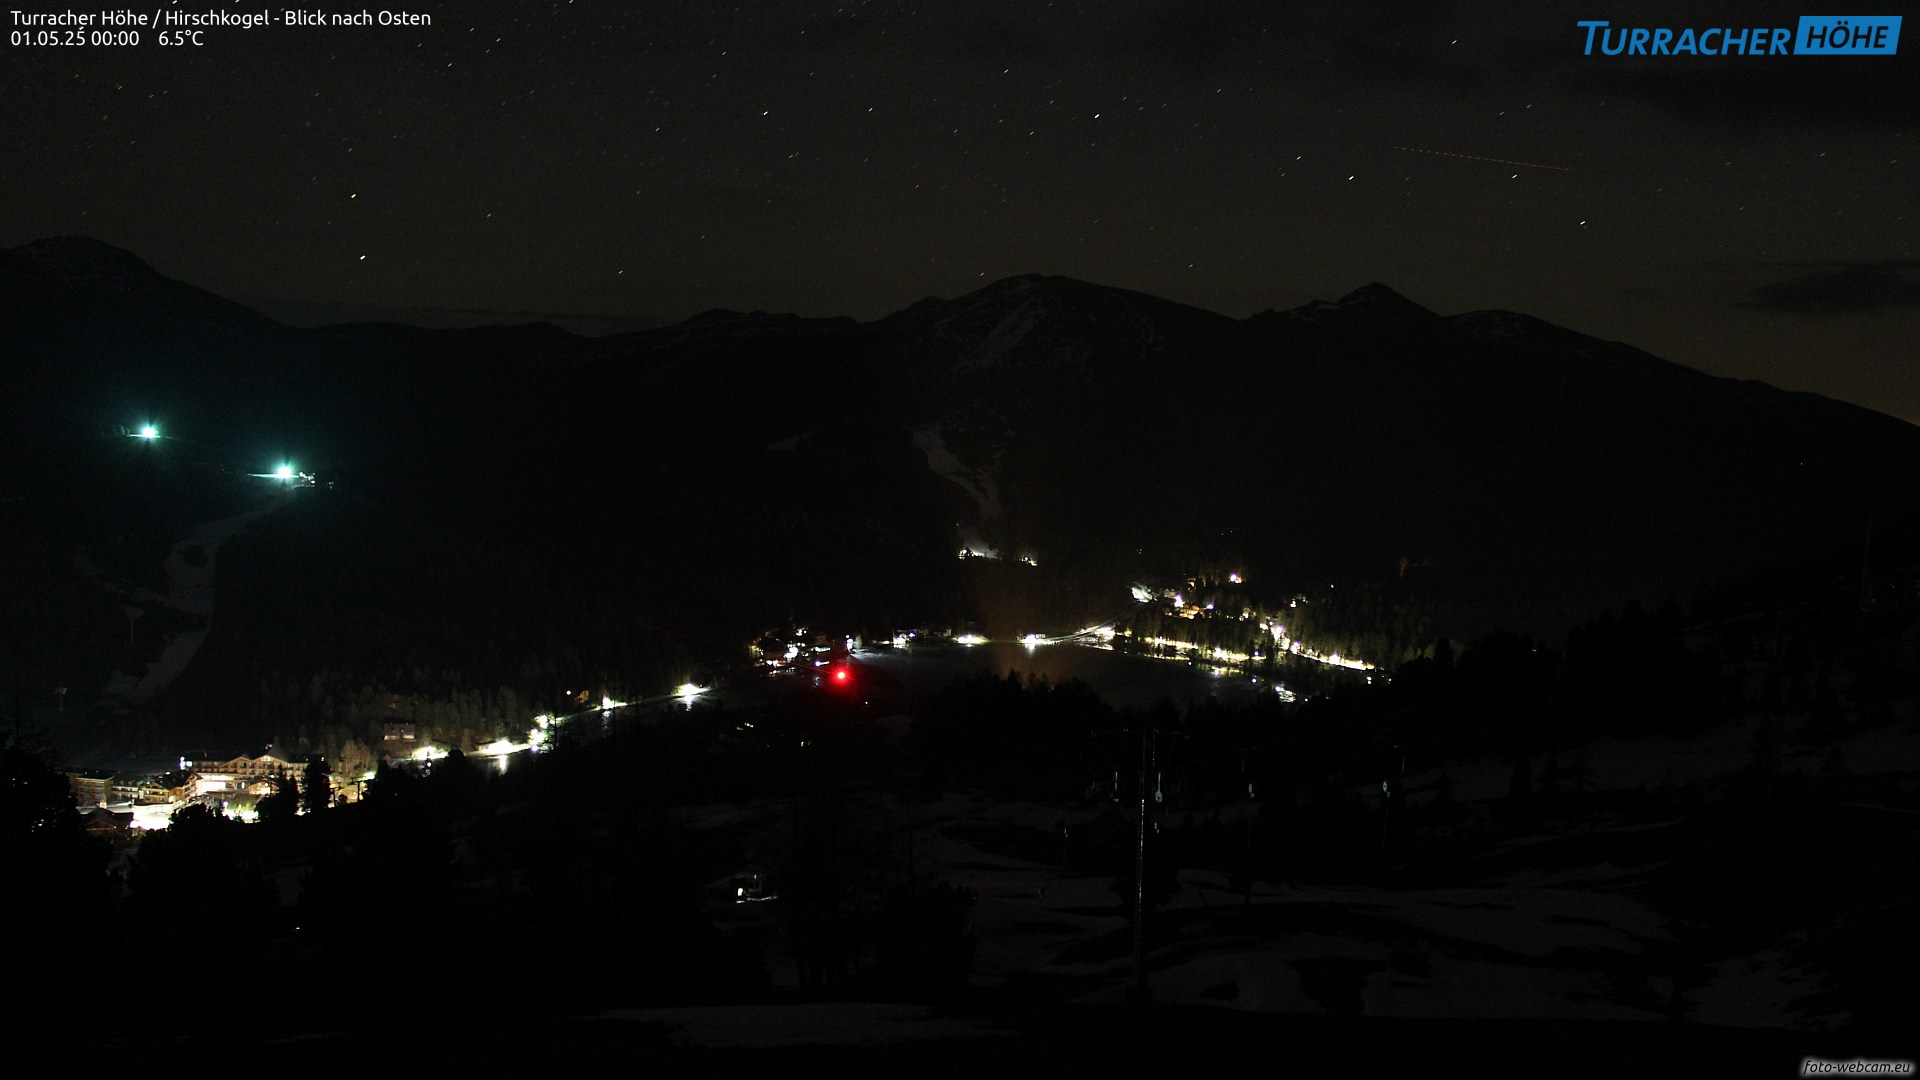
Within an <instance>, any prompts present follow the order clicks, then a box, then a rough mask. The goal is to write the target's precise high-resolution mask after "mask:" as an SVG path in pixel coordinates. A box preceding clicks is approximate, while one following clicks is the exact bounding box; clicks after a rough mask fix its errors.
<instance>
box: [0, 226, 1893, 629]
mask: <svg viewBox="0 0 1920 1080" xmlns="http://www.w3.org/2000/svg"><path fill="white" fill-rule="evenodd" d="M0 313H4V314H5V316H6V318H5V320H4V323H0V347H4V348H5V349H6V350H7V351H8V353H9V355H10V356H11V357H13V358H15V360H16V362H15V363H12V364H10V365H9V372H8V374H7V375H6V376H5V378H6V380H7V381H8V383H9V384H10V385H11V392H10V394H9V398H10V400H11V401H12V403H13V405H14V410H13V411H14V412H15V414H16V415H15V417H14V420H13V423H12V424H11V425H10V433H9V435H8V436H7V437H6V442H7V443H9V444H11V449H12V450H13V451H14V452H15V456H19V455H24V454H31V453H43V452H44V448H45V447H46V446H48V445H56V446H57V445H60V443H61V441H62V440H63V439H69V438H71V437H72V435H73V433H75V432H92V431H97V430H101V429H103V428H109V427H112V426H114V425H127V424H133V423H137V422H140V421H141V420H143V419H144V418H146V417H148V416H162V417H165V418H168V419H169V420H170V421H172V422H173V428H174V430H178V431H180V432H181V433H182V434H183V435H184V434H185V433H186V432H188V431H192V432H193V433H194V437H196V438H200V439H202V440H203V441H204V442H206V443H208V444H218V445H221V446H225V447H229V448H233V449H232V450H231V453H230V454H229V455H228V456H229V457H231V459H232V462H233V464H234V466H235V467H238V466H239V463H240V461H241V459H242V458H245V457H246V456H247V455H249V454H265V453H266V452H267V448H269V447H273V448H275V449H274V452H279V448H282V447H284V448H285V452H287V453H290V454H291V453H297V454H299V455H301V460H302V461H312V462H316V463H319V464H320V465H321V466H322V467H325V466H326V465H328V464H334V463H337V464H340V465H341V466H342V468H346V469H347V470H348V473H349V474H350V475H352V476H353V477H354V482H355V484H356V485H357V486H358V488H359V489H360V490H362V491H364V492H366V493H368V494H370V495H375V496H377V497H379V498H382V499H390V500H401V501H405V502H406V503H408V504H409V505H410V506H413V507H415V508H416V509H418V510H420V511H421V512H430V513H437V514H440V515H442V517H443V519H444V520H446V521H449V522H453V523H456V525H457V527H462V528H466V527H479V528H483V529H484V530H485V531H486V532H487V533H488V535H490V536H493V537H495V538H496V539H499V540H501V541H503V542H507V543H509V544H512V545H519V546H523V547H526V548H528V549H530V550H536V551H541V552H544V553H545V556H544V557H552V558H557V559H560V560H561V561H562V562H564V563H570V564H574V565H578V566H581V567H591V568H593V570H592V572H593V573H596V574H602V575H608V574H611V575H619V576H623V577H626V578H628V579H630V584H632V585H633V586H634V587H635V588H636V589H637V590H638V591H639V592H640V593H642V594H645V595H647V596H651V597H653V598H654V600H655V601H657V602H658V603H661V604H668V605H701V604H717V605H719V606H721V607H724V608H726V609H727V610H728V611H730V612H732V614H731V615H730V616H729V617H728V619H726V620H722V621H735V620H737V621H740V622H742V623H743V624H750V623H752V622H754V621H758V620H762V619H766V618H770V617H775V616H781V617H784V616H786V615H794V616H796V617H802V618H805V617H808V616H807V615H806V614H805V613H806V612H808V611H810V610H815V609H821V608H825V609H832V610H833V611H835V612H836V613H837V614H840V615H842V616H845V617H867V618H877V617H879V615H880V614H882V613H885V614H886V615H888V616H889V617H893V618H902V619H904V618H907V617H908V616H909V612H908V611H906V610H905V609H904V606H903V605H900V604H892V603H888V602H886V601H885V597H886V596H887V595H888V594H889V593H890V592H892V591H894V590H895V589H896V588H897V587H898V586H899V583H900V582H901V581H903V580H911V581H913V583H914V585H915V588H913V589H911V590H909V591H912V592H914V593H915V595H918V596H920V597H921V598H922V600H921V602H932V601H930V600H928V598H929V597H932V596H946V597H948V598H949V600H948V602H947V603H946V604H945V606H946V607H948V608H949V609H950V610H949V611H948V613H949V614H955V615H965V614H968V610H967V609H968V608H969V607H970V605H972V604H973V603H974V601H977V600H978V599H979V586H978V585H977V584H975V585H970V584H968V578H967V577H966V574H967V573H968V571H965V568H964V567H956V566H954V565H952V562H953V560H952V559H951V555H950V553H951V551H952V550H953V548H954V547H955V546H956V545H955V539H956V536H957V535H958V532H957V530H966V531H970V532H971V533H972V534H977V535H979V536H982V537H984V538H986V539H987V540H990V541H991V542H992V543H993V544H994V545H995V546H997V547H999V548H1001V549H1002V550H1012V549H1018V550H1020V551H1023V552H1037V553H1039V554H1041V555H1042V557H1043V558H1042V562H1043V563H1046V564H1048V565H1050V566H1053V567H1057V568H1058V569H1059V572H1061V573H1063V574H1065V575H1066V576H1065V577H1063V578H1055V577H1053V576H1051V575H1052V572H1051V571H1050V574H1049V576H1048V578H1047V581H1048V582H1049V585H1048V586H1047V588H1052V589H1056V590H1057V589H1066V590H1067V591H1068V592H1077V593H1087V592H1089V590H1091V591H1092V592H1093V593H1095V594H1097V595H1098V597H1100V598H1101V599H1102V600H1103V601H1104V598H1107V597H1111V596H1115V595H1118V596H1124V591H1123V590H1124V585H1125V583H1126V581H1127V580H1129V579H1130V578H1132V577H1135V576H1140V575H1149V574H1159V575H1179V574H1185V573H1191V572H1193V571H1194V569H1195V568H1196V567H1198V566H1201V565H1229V564H1231V565H1235V566H1238V567H1241V568H1243V569H1245V570H1246V571H1247V573H1248V575H1249V577H1250V578H1254V579H1257V580H1262V581H1265V582H1268V583H1271V585H1272V586H1273V587H1274V588H1275V589H1276V590H1278V591H1280V592H1282V593H1290V592H1292V591H1295V590H1305V589H1307V588H1309V587H1310V586H1311V587H1320V586H1323V585H1325V584H1327V583H1363V582H1383V583H1384V582H1395V581H1398V580H1399V577H1400V575H1402V574H1404V573H1406V572H1407V569H1406V568H1407V567H1409V566H1412V567H1415V568H1416V570H1415V573H1414V577H1416V578H1419V579H1421V580H1420V581H1419V582H1417V584H1418V586H1419V587H1420V588H1423V589H1426V590H1428V591H1429V592H1430V593H1432V594H1433V595H1434V596H1436V597H1439V598H1441V600H1442V602H1443V603H1444V604H1445V605H1447V606H1448V607H1449V609H1450V610H1452V611H1453V612H1454V613H1455V614H1454V617H1455V621H1456V622H1457V624H1458V626H1457V630H1458V632H1459V633H1461V634H1468V633H1471V632H1473V631H1474V630H1475V629H1477V628H1479V627H1481V626H1484V625H1487V624H1490V623H1494V622H1502V623H1506V624H1509V625H1521V626H1527V627H1533V628H1538V629H1541V630H1543V631H1547V632H1557V629H1558V627H1560V626H1563V625H1565V622H1566V621H1567V620H1569V619H1572V618H1578V617H1582V616H1584V615H1585V614H1587V613H1590V612H1591V611H1592V610H1596V609H1597V608H1599V607H1602V606H1608V605H1617V604H1619V603H1623V602H1624V601H1625V600H1626V599H1627V598H1630V597H1635V596H1639V597H1644V598H1648V599H1656V600H1657V599H1658V598H1659V597H1661V596H1664V595H1672V594H1679V595H1684V594H1686V593H1687V592H1689V591H1691V589H1693V588H1694V587H1697V586H1698V585H1700V584H1702V583H1703V582H1705V581H1707V580H1710V579H1715V578H1719V577H1724V576H1727V575H1732V574H1737V573H1740V572H1741V571H1743V570H1744V569H1747V568H1750V567H1753V566H1757V565H1761V564H1766V563H1769V562H1775V561H1778V560H1781V559H1784V558H1787V557H1790V556H1792V555H1794V554H1795V553H1796V552H1799V551H1802V550H1806V549H1823V548H1838V547H1845V546H1853V547H1855V548H1857V546H1858V544H1859V540H1860V537H1861V536H1862V535H1863V534H1864V530H1865V528H1866V523H1867V521H1868V519H1869V518H1870V517H1878V518H1880V519H1882V520H1892V519H1899V518H1902V517H1903V516H1911V515H1913V514H1914V513H1915V510H1916V494H1915V492H1914V491H1913V490H1912V488H1911V485H1910V484H1907V483H1904V482H1902V479H1901V478H1903V477H1910V476H1911V475H1913V474H1914V472H1915V471H1916V468H1920V429H1915V428H1913V427H1912V426H1910V425H1907V424H1904V423H1901V422H1900V421H1897V420H1894V419H1892V418H1890V417H1885V416H1882V415H1879V414H1876V413H1872V412H1870V411H1868V410H1865V409H1862V408H1859V407H1857V406H1852V405H1847V404H1844V403H1841V402H1836V401H1831V400H1828V399H1824V398H1820V397H1818V396H1815V395H1810V394H1799V393H1790V392H1786V391H1781V390H1777V389H1775V388H1772V387H1768V386H1765V385H1762V384H1758V383H1752V382H1740V381H1736V380H1729V379H1721V378H1715V377H1712V376H1708V375H1705V374H1702V373H1700V372H1697V371H1693V370H1691V369H1687V368H1684V367H1681V366H1679V365H1676V364H1671V363H1668V362H1666V361H1663V360H1660V359H1658V358H1656V357H1653V356H1651V355H1649V354H1647V353H1644V352H1642V351H1640V350H1637V349H1634V348H1632V347H1631V346H1628V345H1624V344H1621V343H1617V342H1606V341H1601V340H1598V339H1594V338H1591V337H1587V336H1585V335H1581V334H1578V333H1576V332H1574V331H1571V330H1567V329H1564V328H1561V327H1556V326H1553V325H1551V324H1548V323H1544V322H1542V321H1540V320H1537V319H1533V318H1531V317H1529V316H1525V315H1521V314H1516V313H1511V312H1469V313H1466V314H1462V315H1455V316H1442V315H1438V314H1436V313H1434V312H1431V311H1428V310H1427V309H1425V308H1423V307H1421V306H1419V305H1418V304H1416V303H1414V302H1413V301H1411V300H1408V299H1406V298H1405V297H1402V296H1400V295H1399V294H1397V293H1395V292H1394V291H1393V290H1391V289H1390V288H1388V287H1387V286H1385V285H1382V284H1379V283H1372V284H1369V285H1366V286H1363V287H1362V288H1360V289H1357V290H1354V291H1353V292H1351V293H1348V294H1346V295H1345V296H1343V297H1341V298H1340V299H1339V300H1337V301H1333V302H1317V303H1314V304H1309V305H1306V306H1305V307H1302V308H1298V309H1294V310H1292V311H1285V312H1264V313H1261V314H1259V315H1256V316H1253V317H1251V318H1248V319H1241V320H1236V319H1232V318H1229V317H1226V316H1222V315H1218V314H1215V313H1211V312H1206V311H1203V310H1200V309H1197V308H1192V307H1188V306H1185V305H1181V304H1177V303H1173V302H1170V301H1166V300H1162V299H1159V298H1156V297H1152V296H1148V295H1146V294H1142V293H1137V292H1131V291H1128V290H1123V289H1114V288H1108V287H1105V286H1100V285H1095V284H1091V283H1087V282H1082V281H1076V280H1073V279H1068V278H1061V277H1051V276H1043V275H1027V276H1021V277H1015V278H1009V279H1006V280H1004V281H999V282H995V283H993V284H991V285H988V286H985V287H983V288H981V289H979V290H976V291H974V292H972V293H968V294H966V295H964V296H961V297H958V298H955V299H951V300H942V299H937V298H929V299H927V300H923V301H921V302H919V303H916V304H914V305H912V306H911V307H909V308H907V309H905V310H903V311H901V312H898V313H895V314H894V315H890V316H887V317H885V318H882V319H879V320H876V321H874V322H871V323H867V324H859V323H856V322H855V321H853V320H851V319H845V318H836V319H806V318H800V317H797V316H792V315H769V314H766V313H752V314H746V313H738V312H720V311H716V312H708V313H704V314H702V315H700V316H696V317H695V318H693V319H690V320H687V321H686V322H683V323H681V324H678V325H676V326H672V327H665V328H661V329H658V330H651V331H641V332H637V333H630V334H622V335H616V336H613V337H607V338H583V337H579V336H577V335H573V334H570V333H568V332H566V331H563V330H560V329H558V328H555V327H552V326H546V325H540V324H533V325H528V326H520V327H482V328H473V329H465V330H423V329H418V328H412V327H404V326H390V325H385V324H357V325H350V326H334V327H323V328H320V329H315V330H305V329H296V328H290V327H285V326H281V325H279V324H277V323H274V322H273V321H272V320H269V319H266V318H264V317H263V316H259V315H257V314H255V313H253V312H251V311H248V310H247V309H245V308H243V307H241V306H239V305H236V304H232V303H231V302H228V301H225V300H222V299H220V298H219V297H215V296H213V295H212V294H209V293H206V292H204V291H202V290H198V289H195V288H193V287H191V286H188V285H184V284H180V283H178V282H172V281H169V280H168V279H166V278H164V277H163V276H161V275H159V274H157V273H155V272H153V271H152V270H151V269H150V268H149V267H147V266H146V265H145V264H144V263H142V262H141V261H140V260H138V259H137V258H135V257H134V256H132V255H129V254H127V253H125V252H120V251H117V250H115V249H112V248H110V247H108V246H106V245H103V244H99V243H98V242H95V241H90V240H85V239H78V238H69V239H63V240H56V241H40V242H36V243H34V244H28V245H24V246H23V247H21V248H16V249H13V250H11V251H7V252H4V253H0ZM916 432H917V433H919V434H917V435H916ZM796 436H799V437H798V438H796ZM929 438H933V439H937V440H938V442H939V444H940V445H942V446H943V447H944V448H945V452H947V453H950V454H951V455H952V458H953V460H952V461H951V462H948V463H947V464H946V465H944V466H942V467H941V468H939V469H937V468H936V467H935V465H936V463H935V462H934V461H933V457H932V456H931V455H930V454H929V453H928V452H925V451H923V450H922V449H916V446H924V445H930V444H929V443H928V442H927V440H928V439H929ZM788 447H790V449H782V448H788ZM956 468H957V469H959V470H961V473H960V474H956V473H954V469H956ZM942 469H944V471H941V470H942ZM968 478H970V479H968ZM962 479H965V480H967V482H966V483H964V484H962V483H960V482H958V481H959V480H962ZM669 507H674V508H683V509H685V510H687V511H689V512H684V513H676V512H668V511H667V508H669ZM562 523H564V527H562V528H560V529H558V530H556V529H555V525H556V524H562ZM582 551H586V552H589V553H590V554H589V555H588V556H586V557H585V558H583V559H576V558H575V556H576V555H578V554H579V552H582ZM943 551H944V552H947V553H949V554H948V556H947V557H946V559H945V560H944V561H943V562H939V563H927V564H926V565H924V566H922V565H921V561H922V560H929V559H933V558H934V557H935V554H936V553H938V552H943ZM669 568H670V569H669ZM715 581H719V582H724V583H725V584H724V585H723V586H722V587H721V588H720V589H719V591H720V592H722V593H725V594H726V596H725V598H724V599H720V598H716V597H715V596H714V595H713V593H714V589H713V588H712V586H711V584H710V583H712V582H715ZM1315 583H1318V584H1317V585H1316V584H1315ZM1396 587H1399V586H1396ZM1043 591H1044V590H1043ZM970 596H971V597H972V598H973V599H972V600H970V599H969V597H970ZM1086 603H1088V604H1089V605H1093V604H1094V601H1093V600H1087V601H1086ZM934 606H936V607H940V606H942V605H941V604H939V603H935V605H934ZM1056 606H1058V607H1059V608H1060V609H1061V610H1062V611H1063V612H1064V611H1065V610H1067V609H1069V608H1075V605H1073V604H1065V603H1062V604H1059V605H1056ZM1094 606H1097V605H1094ZM1108 606H1111V605H1110V603H1109V604H1108ZM972 614H976V615H977V614H979V612H978V611H977V610H975V611H973V612H972ZM1450 629H1452V627H1450Z"/></svg>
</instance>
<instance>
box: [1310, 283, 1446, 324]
mask: <svg viewBox="0 0 1920 1080" xmlns="http://www.w3.org/2000/svg"><path fill="white" fill-rule="evenodd" d="M1334 303H1335V304H1336V305H1338V306H1339V307H1344V308H1352V309H1355V310H1371V311H1378V312H1382V313H1394V314H1398V315H1403V316H1405V315H1415V316H1419V317H1420V318H1425V319H1431V318H1436V316H1435V315H1434V313H1433V312H1431V311H1428V310H1427V309H1426V308H1423V307H1421V306H1420V305H1419V304H1416V303H1414V302H1413V301H1411V300H1409V299H1407V298H1406V297H1404V296H1402V295H1400V294H1399V293H1397V292H1394V291H1393V290H1392V289H1390V288H1388V287H1387V286H1385V285H1382V284H1381V283H1380V282H1378V281H1370V282H1368V283H1366V284H1365V285H1362V286H1360V287H1359V288H1357V289H1355V290H1353V291H1352V292H1350V293H1348V294H1347V295H1345V296H1343V297H1341V298H1340V299H1339V300H1336V301H1335V302H1334Z"/></svg>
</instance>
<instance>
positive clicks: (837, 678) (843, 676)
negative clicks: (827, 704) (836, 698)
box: [833, 667, 853, 683]
mask: <svg viewBox="0 0 1920 1080" xmlns="http://www.w3.org/2000/svg"><path fill="white" fill-rule="evenodd" d="M851 678H853V672H851V671H848V670H847V669H846V668H843V667H837V668H834V669H833V681H834V682H837V683H845V682H846V681H848V680H849V679H851Z"/></svg>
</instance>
